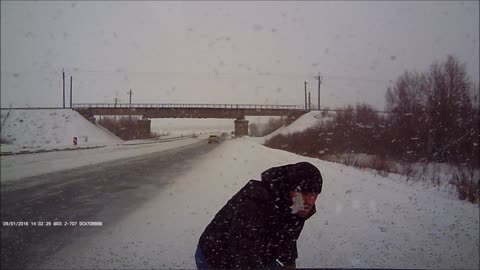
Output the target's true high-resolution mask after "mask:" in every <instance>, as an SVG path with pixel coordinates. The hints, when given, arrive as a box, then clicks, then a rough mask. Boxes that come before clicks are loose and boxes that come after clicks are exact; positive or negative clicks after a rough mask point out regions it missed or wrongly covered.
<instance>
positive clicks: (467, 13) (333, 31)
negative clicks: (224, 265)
mask: <svg viewBox="0 0 480 270" xmlns="http://www.w3.org/2000/svg"><path fill="white" fill-rule="evenodd" d="M447 54H452V55H454V56H456V57H458V58H459V59H460V61H462V62H465V63H466V66H467V70H468V73H469V75H470V76H471V78H472V79H473V80H474V81H476V82H478V80H479V75H478V74H479V2H478V1H466V2H458V1H452V2H446V1H441V2H425V1H424V2H413V1H405V2H399V1H392V2H377V1H374V2H353V1H347V2H256V1H252V2H200V3H198V2H191V1H187V2H157V1H151V2H127V1H118V2H113V1H109V2H97V1H89V2H67V1H65V2H60V1H52V2H46V1H35V2H23V1H22V2H17V1H15V2H6V1H1V106H2V107H8V106H9V105H10V104H12V105H13V106H27V105H29V106H61V105H62V79H61V70H62V67H63V68H65V71H66V76H67V78H68V80H67V86H66V87H67V90H68V89H69V77H70V75H72V76H73V80H74V83H73V85H74V87H73V88H74V102H75V103H80V102H113V100H114V98H115V96H118V97H119V98H120V100H121V101H122V102H128V95H127V91H128V90H129V89H133V93H134V94H133V102H138V103H140V102H142V103H215V104H223V103H242V104H245V103H251V104H298V105H302V104H303V102H304V96H303V81H304V80H307V81H308V83H309V85H308V87H309V88H308V90H309V91H310V92H311V93H312V103H314V104H316V103H317V81H316V80H315V79H314V78H313V76H314V75H316V74H317V72H321V73H322V75H323V83H322V87H321V89H322V94H321V104H322V106H329V107H330V108H336V107H339V106H344V105H346V104H355V103H357V102H366V103H369V104H371V105H373V106H374V107H376V108H377V109H383V108H384V103H385V98H384V94H385V90H386V87H387V86H388V85H389V83H390V82H389V81H390V80H395V79H396V78H397V77H398V76H399V75H400V74H401V73H402V72H403V71H405V70H409V71H415V70H416V71H424V70H427V69H428V66H429V65H430V64H431V63H432V62H433V61H434V60H435V59H438V60H442V59H444V58H445V56H446V55H447ZM67 92H68V91H67ZM67 103H68V99H67Z"/></svg>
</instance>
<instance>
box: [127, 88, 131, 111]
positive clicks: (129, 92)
mask: <svg viewBox="0 0 480 270" xmlns="http://www.w3.org/2000/svg"><path fill="white" fill-rule="evenodd" d="M127 94H129V95H130V105H129V106H130V107H131V106H132V90H131V89H130V91H128V92H127Z"/></svg>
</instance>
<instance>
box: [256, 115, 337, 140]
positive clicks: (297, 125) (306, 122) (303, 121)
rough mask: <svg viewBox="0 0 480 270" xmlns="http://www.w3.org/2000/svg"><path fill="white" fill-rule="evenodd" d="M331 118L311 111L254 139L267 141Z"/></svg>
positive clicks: (300, 130)
mask: <svg viewBox="0 0 480 270" xmlns="http://www.w3.org/2000/svg"><path fill="white" fill-rule="evenodd" d="M329 120H331V116H323V115H322V112H319V111H311V112H308V113H306V114H304V115H302V116H300V117H299V118H298V119H297V120H295V121H294V122H293V123H291V124H290V125H288V126H283V127H281V128H279V129H277V130H275V131H274V132H272V133H270V134H268V135H266V136H264V137H260V138H254V140H255V141H256V142H258V143H261V144H263V143H265V141H267V140H269V139H271V138H273V137H275V136H277V135H289V134H293V133H297V132H302V131H305V130H306V129H308V128H311V127H315V126H317V125H319V124H320V123H322V122H326V121H329Z"/></svg>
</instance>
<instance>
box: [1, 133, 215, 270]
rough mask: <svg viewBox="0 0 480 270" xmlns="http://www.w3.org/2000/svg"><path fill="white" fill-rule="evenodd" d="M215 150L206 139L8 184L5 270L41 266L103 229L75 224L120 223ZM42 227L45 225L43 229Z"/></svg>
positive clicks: (4, 192)
mask: <svg viewBox="0 0 480 270" xmlns="http://www.w3.org/2000/svg"><path fill="white" fill-rule="evenodd" d="M215 147H216V145H215V144H207V141H206V140H202V141H200V142H197V143H194V144H191V145H187V146H183V147H180V148H176V149H173V150H167V151H162V152H158V153H153V154H148V155H144V156H140V157H135V158H128V159H122V160H116V161H111V162H105V163H101V164H97V165H94V166H85V167H81V168H77V169H72V170H67V171H60V172H55V173H50V174H44V175H40V176H35V177H29V178H25V179H22V180H18V181H13V182H6V183H4V184H2V185H1V220H2V227H1V264H2V268H26V267H32V265H33V266H34V265H38V264H40V263H42V262H43V261H44V260H48V258H49V256H51V255H53V254H54V253H55V252H56V251H58V250H60V249H61V248H62V247H64V246H65V245H68V244H69V243H71V242H73V239H75V238H77V237H82V236H83V235H85V234H88V235H90V236H91V234H95V233H98V232H99V231H100V227H97V226H79V223H77V224H76V225H75V223H73V222H97V223H91V224H90V225H95V224H96V225H98V222H102V227H106V226H109V225H111V224H114V223H115V222H116V221H118V220H120V219H121V218H122V217H123V216H125V215H127V214H128V213H130V212H132V211H135V209H136V208H138V207H140V206H141V205H142V204H143V203H145V202H147V201H148V200H149V199H152V198H153V197H155V195H156V194H158V192H159V190H161V189H162V188H163V187H165V185H168V184H169V183H172V179H174V178H175V176H177V175H179V174H180V173H182V172H184V171H186V170H189V168H190V167H191V165H192V164H193V162H194V161H195V160H197V159H201V157H202V155H204V154H206V153H208V152H209V151H210V150H212V149H214V148H215ZM5 222H29V225H28V226H21V225H22V224H18V223H17V224H15V226H11V225H7V224H5ZM31 222H37V224H36V225H35V226H33V225H32V223H31ZM39 222H44V223H43V226H40V223H39ZM45 222H51V226H46V223H45ZM54 222H57V223H54ZM58 222H60V223H58ZM10 224H11V223H10ZM54 224H57V226H53V225H54ZM58 224H61V226H58ZM5 225H6V226H5Z"/></svg>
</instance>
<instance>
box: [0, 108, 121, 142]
mask: <svg viewBox="0 0 480 270" xmlns="http://www.w3.org/2000/svg"><path fill="white" fill-rule="evenodd" d="M1 123H2V130H1V138H2V141H7V142H9V144H2V146H1V148H2V151H15V150H18V149H50V148H54V147H57V148H58V147H67V146H72V145H73V137H77V142H78V145H111V144H116V143H119V142H121V141H122V140H120V139H119V138H118V137H116V136H115V135H113V134H112V133H110V132H108V131H106V130H105V129H104V128H101V127H98V126H97V125H95V124H93V123H91V122H90V121H88V120H87V119H85V118H84V117H83V116H81V115H80V114H79V113H78V112H76V111H73V110H71V109H37V110H2V111H1Z"/></svg>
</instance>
